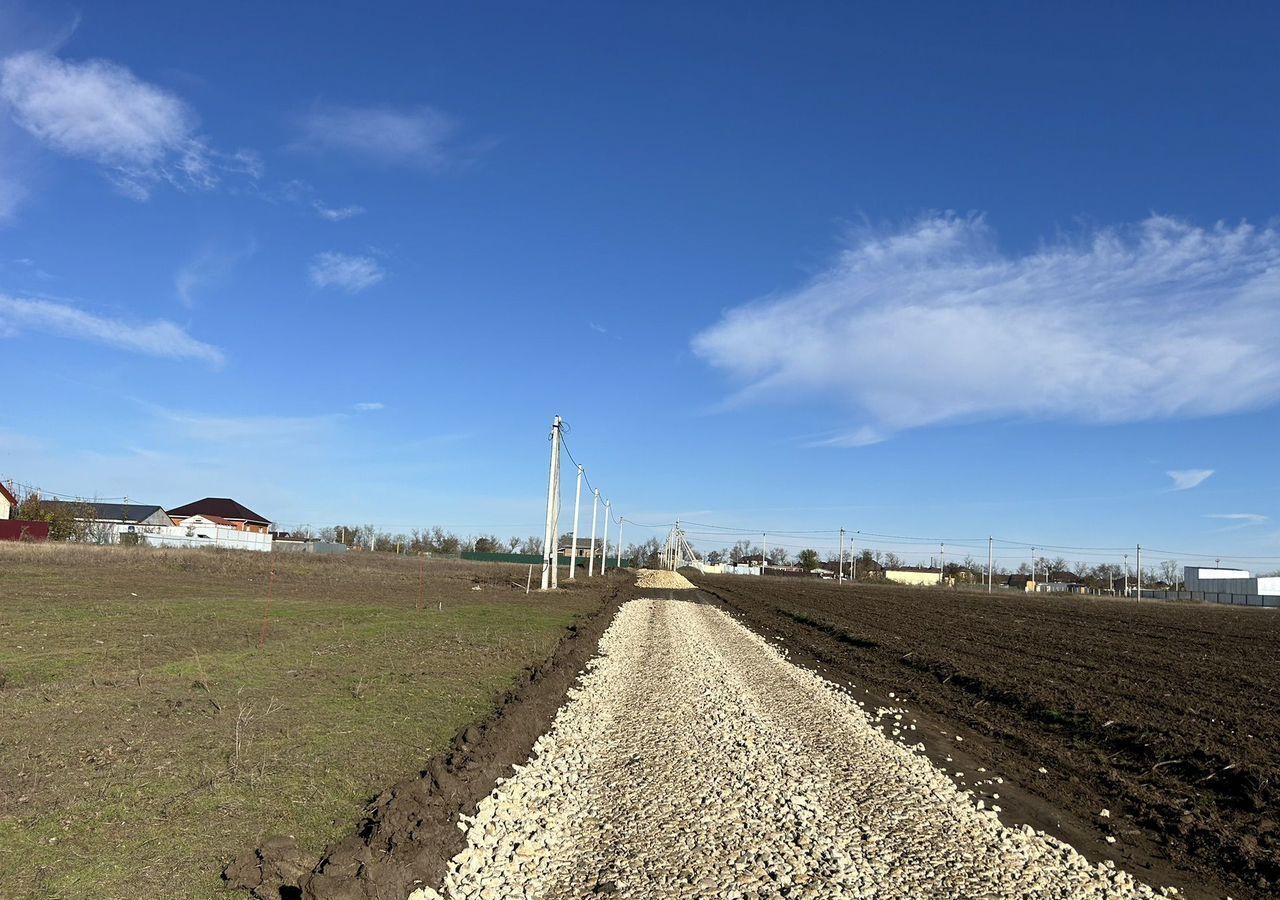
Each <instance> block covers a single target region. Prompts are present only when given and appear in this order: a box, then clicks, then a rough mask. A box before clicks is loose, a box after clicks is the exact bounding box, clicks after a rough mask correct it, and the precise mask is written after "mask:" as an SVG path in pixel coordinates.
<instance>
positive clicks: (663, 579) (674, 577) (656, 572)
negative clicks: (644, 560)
mask: <svg viewBox="0 0 1280 900" xmlns="http://www.w3.org/2000/svg"><path fill="white" fill-rule="evenodd" d="M636 587H642V588H654V589H660V590H674V591H680V590H687V591H692V590H697V588H696V586H695V585H694V583H693V582H692V581H690V580H689V579H688V578H685V577H684V576H683V575H681V574H680V573H679V572H671V571H669V570H667V569H637V570H636Z"/></svg>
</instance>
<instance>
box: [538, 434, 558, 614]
mask: <svg viewBox="0 0 1280 900" xmlns="http://www.w3.org/2000/svg"><path fill="white" fill-rule="evenodd" d="M559 487H560V417H559V416H556V417H555V419H554V420H552V422H551V472H550V474H549V475H548V476H547V524H546V527H545V528H544V529H543V531H542V589H543V590H544V591H545V590H547V589H548V588H551V587H558V586H559V585H558V582H559V579H558V578H557V577H556V566H557V562H556V543H557V542H558V541H559V536H558V535H557V534H556V533H555V530H556V525H557V523H556V517H557V514H558V511H559V508H560V496H559Z"/></svg>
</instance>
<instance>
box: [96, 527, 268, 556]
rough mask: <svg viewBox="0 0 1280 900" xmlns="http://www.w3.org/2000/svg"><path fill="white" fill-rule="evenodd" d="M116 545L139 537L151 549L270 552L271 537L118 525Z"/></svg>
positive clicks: (228, 530) (231, 530)
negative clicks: (208, 548)
mask: <svg viewBox="0 0 1280 900" xmlns="http://www.w3.org/2000/svg"><path fill="white" fill-rule="evenodd" d="M115 529H116V543H119V542H120V538H121V537H124V536H125V535H135V536H137V537H138V539H139V540H141V541H142V543H144V544H146V545H148V546H150V547H182V548H191V547H219V548H222V549H225V550H257V551H259V552H270V550H271V535H269V534H260V533H258V532H255V531H237V530H236V529H234V528H230V527H227V526H225V525H193V526H187V525H116V526H115Z"/></svg>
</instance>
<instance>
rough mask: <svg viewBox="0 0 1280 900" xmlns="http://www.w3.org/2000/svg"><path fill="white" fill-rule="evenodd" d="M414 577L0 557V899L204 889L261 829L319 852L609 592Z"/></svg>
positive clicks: (504, 577) (56, 551)
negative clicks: (527, 591)
mask: <svg viewBox="0 0 1280 900" xmlns="http://www.w3.org/2000/svg"><path fill="white" fill-rule="evenodd" d="M273 562H274V563H275V566H276V575H275V579H274V583H273V586H272V591H273V600H272V606H271V623H270V629H269V632H268V637H267V642H266V646H265V648H264V649H262V650H259V649H258V647H257V644H258V639H259V635H260V629H261V622H262V614H263V606H264V600H265V596H266V589H267V581H268V578H269V573H270V567H271V564H272V563H273ZM419 577H420V575H419V563H418V561H417V560H416V559H407V558H403V557H395V556H391V555H383V554H377V555H363V554H348V555H345V556H341V557H324V556H309V555H308V556H302V555H290V554H276V555H273V554H256V553H243V552H240V553H237V552H218V551H176V550H172V551H171V550H154V549H149V548H99V547H78V546H58V545H21V544H0V721H3V722H4V723H5V724H4V727H3V728H0V897H4V898H14V900H16V898H36V897H41V898H43V897H83V896H93V897H95V898H99V900H111V898H135V897H140V896H145V897H174V898H187V897H190V898H197V897H199V898H207V897H210V896H213V895H215V894H217V893H218V892H219V891H221V886H220V883H219V879H218V871H219V869H220V867H221V865H222V863H223V862H224V861H225V860H226V859H227V858H228V857H229V856H230V855H231V854H232V853H234V852H235V851H237V850H238V849H240V848H241V847H242V846H244V845H246V844H248V843H251V842H253V841H255V840H257V839H258V838H260V837H261V836H263V835H266V834H269V833H288V834H293V835H296V836H297V837H298V839H299V841H300V842H301V843H302V844H303V845H304V846H309V847H312V848H315V849H317V850H318V849H320V848H321V847H322V846H323V845H324V844H326V843H327V842H329V841H331V840H333V839H335V838H337V837H340V836H343V835H345V834H346V833H348V832H349V831H350V829H351V827H352V825H353V823H354V822H355V821H356V820H357V819H358V817H359V812H360V809H361V806H362V804H363V803H364V802H366V801H367V800H368V799H369V798H370V797H371V796H372V795H373V794H375V793H376V792H377V791H378V790H379V789H380V788H382V787H383V786H385V785H387V784H389V783H390V782H392V781H394V780H395V779H396V778H398V777H400V776H402V775H404V774H407V773H409V772H413V771H416V770H417V769H418V768H419V766H420V765H421V764H422V762H423V761H424V760H426V759H427V758H429V757H430V756H431V755H432V754H433V752H435V751H436V750H437V749H438V748H440V747H441V746H443V744H444V742H445V741H446V740H447V739H448V738H449V737H450V736H451V735H452V734H453V733H454V731H456V730H457V729H458V728H459V727H460V726H462V725H464V724H465V723H467V722H469V721H472V720H473V719H475V718H477V717H479V716H481V715H483V714H484V712H485V711H486V710H487V709H488V708H490V706H491V704H492V702H493V699H494V697H495V695H496V694H497V693H498V692H500V691H501V690H502V689H504V688H505V687H506V686H507V685H508V684H509V683H510V681H511V679H512V678H513V677H514V676H515V674H516V673H517V672H518V671H519V670H520V669H521V668H522V667H523V666H524V665H526V664H528V663H529V662H531V661H533V660H535V659H537V658H541V657H543V656H545V655H546V654H547V653H548V652H549V651H550V649H551V647H552V646H554V642H555V641H556V640H557V639H558V637H559V634H560V630H561V629H562V628H563V626H564V625H566V624H568V623H569V622H570V621H571V620H572V619H573V617H574V616H575V615H577V614H581V613H585V612H587V611H590V610H592V609H594V608H596V607H597V605H598V604H599V602H600V599H601V593H602V587H601V582H600V580H598V579H597V580H596V581H595V582H594V583H593V584H591V585H588V584H586V582H585V581H582V580H579V581H578V582H577V583H575V584H573V585H572V586H571V587H570V588H569V589H567V590H563V591H561V592H559V593H557V594H555V595H551V596H540V595H538V594H536V593H535V594H533V595H530V596H529V597H527V598H526V597H525V595H524V590H523V585H524V571H523V570H522V569H521V570H517V569H515V568H512V567H505V566H495V565H478V564H465V563H456V562H446V561H427V563H426V565H425V580H424V581H423V585H424V587H425V590H424V589H423V588H420V582H419ZM517 583H518V584H519V588H517V587H515V586H514V585H515V584H517ZM477 586H478V587H479V588H480V590H478V591H477V590H474V589H473V588H475V587H477ZM420 607H421V608H420Z"/></svg>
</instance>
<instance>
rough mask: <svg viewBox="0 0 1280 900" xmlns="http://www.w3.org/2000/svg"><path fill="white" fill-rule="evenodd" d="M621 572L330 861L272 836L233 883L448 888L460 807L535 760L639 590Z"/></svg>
mask: <svg viewBox="0 0 1280 900" xmlns="http://www.w3.org/2000/svg"><path fill="white" fill-rule="evenodd" d="M611 580H612V581H613V583H612V584H611V585H610V588H609V597H608V599H607V600H606V602H605V604H604V606H603V607H602V608H601V609H600V610H599V611H598V612H597V613H595V614H594V615H592V616H591V617H590V618H588V619H586V620H584V621H582V622H579V623H578V624H576V625H571V626H569V628H568V629H566V632H565V635H564V637H563V638H562V639H561V640H560V642H559V644H558V645H557V646H556V649H555V650H554V652H553V653H552V654H551V656H550V657H549V658H548V659H547V660H546V661H545V662H543V663H540V664H538V665H535V666H533V667H532V668H530V669H528V670H526V671H525V672H524V674H523V675H521V677H520V678H519V679H518V680H517V682H516V684H515V685H514V686H513V687H512V688H511V689H510V690H509V691H508V692H507V693H506V694H505V695H504V696H502V697H501V698H500V699H499V700H498V703H497V709H496V710H495V711H494V713H493V714H492V715H491V716H490V717H489V718H488V719H486V720H484V721H482V722H478V723H476V724H473V725H470V726H468V727H466V728H465V729H463V730H462V731H461V732H459V733H458V734H457V735H456V736H455V737H454V739H453V741H452V742H451V743H450V745H449V747H448V748H447V749H446V750H444V751H443V752H442V753H441V754H440V755H439V756H437V757H436V758H435V759H432V760H430V761H429V763H428V764H427V765H426V767H425V769H424V770H423V771H421V772H420V773H419V774H418V775H417V776H416V777H413V778H409V779H406V780H404V781H401V782H400V783H399V784H396V785H395V786H393V787H391V788H389V789H388V790H386V791H384V792H383V793H382V794H380V795H379V796H378V797H377V798H376V799H375V800H374V801H373V802H372V803H371V804H370V806H369V808H368V810H367V814H366V816H365V818H364V820H363V821H361V822H360V823H359V825H358V827H357V828H356V829H355V831H354V833H353V834H352V835H351V836H350V837H348V838H346V839H345V840H343V841H341V842H339V843H338V844H336V845H334V846H332V847H330V848H329V849H328V850H327V851H326V852H325V854H324V856H323V857H322V858H320V859H316V858H314V857H309V856H308V855H307V854H305V853H304V852H302V851H301V850H300V849H299V848H298V847H297V845H296V844H295V843H294V842H293V841H292V840H290V839H289V838H286V837H276V838H272V839H270V840H268V841H266V842H264V843H263V844H262V846H260V847H256V848H252V849H248V850H246V851H244V852H243V853H241V854H240V855H239V856H237V857H236V858H235V860H234V861H233V862H232V863H231V864H230V865H229V866H227V868H226V870H225V871H224V873H223V876H224V878H225V879H226V881H227V883H228V885H229V886H231V887H233V888H241V889H245V890H248V891H249V892H250V893H251V894H252V896H254V897H256V898H260V900H404V898H405V897H407V896H408V895H409V894H410V893H411V892H412V891H413V890H414V889H415V888H416V887H418V886H421V885H424V884H425V885H429V886H431V887H439V886H440V884H441V882H443V880H444V876H445V872H446V867H447V864H448V861H449V860H450V859H452V858H453V856H454V855H456V854H457V853H458V852H459V851H460V850H462V849H463V847H464V846H465V845H466V836H465V834H464V833H463V832H462V831H461V830H459V828H458V827H457V822H458V817H459V815H460V814H466V815H471V814H474V813H475V811H476V805H477V803H478V802H479V801H480V800H481V799H482V798H484V797H485V796H487V795H488V794H489V793H490V792H491V791H492V790H493V788H494V787H495V784H496V782H497V779H498V778H502V777H509V776H510V775H511V774H512V771H513V770H512V765H513V764H519V763H523V762H525V761H526V760H527V759H528V758H529V755H530V753H531V751H532V749H533V744H534V742H535V741H536V740H537V739H538V737H539V736H541V735H542V734H544V733H545V732H546V731H548V730H549V729H550V727H551V722H552V720H553V719H554V718H555V715H556V712H557V711H558V710H559V708H560V706H561V705H562V704H563V702H564V700H565V696H566V694H567V692H568V690H569V688H570V687H572V686H573V684H574V682H575V681H576V680H577V678H578V676H579V674H581V672H582V671H583V669H584V667H585V666H586V664H587V662H588V660H590V659H591V657H593V656H594V655H595V653H596V648H597V645H598V644H599V641H600V636H601V635H602V634H603V633H604V631H605V629H606V628H608V626H609V623H610V622H611V621H612V619H613V615H614V613H615V612H617V609H618V607H619V606H620V605H621V604H622V602H623V601H624V600H626V599H630V598H631V597H633V596H636V594H635V588H634V586H632V584H631V581H632V580H633V579H632V578H631V577H630V576H629V575H626V574H625V573H624V574H622V575H616V576H611ZM369 739H370V740H375V741H376V740H377V735H370V736H369Z"/></svg>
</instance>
